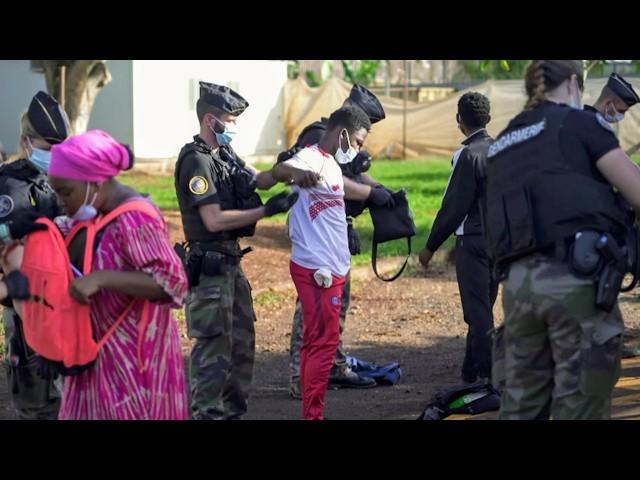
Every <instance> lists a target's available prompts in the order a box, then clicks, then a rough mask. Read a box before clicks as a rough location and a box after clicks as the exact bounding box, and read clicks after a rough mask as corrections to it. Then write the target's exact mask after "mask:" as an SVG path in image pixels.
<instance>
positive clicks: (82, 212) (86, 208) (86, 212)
mask: <svg viewBox="0 0 640 480" xmlns="http://www.w3.org/2000/svg"><path fill="white" fill-rule="evenodd" d="M97 196H98V192H96V193H94V194H93V198H92V199H91V203H89V204H87V200H89V184H88V183H87V194H86V195H85V196H84V203H83V204H82V205H80V208H79V209H78V211H77V212H76V213H74V214H73V217H71V218H73V219H74V220H76V221H78V222H86V221H87V220H92V219H94V218H95V217H96V216H97V215H98V211H97V210H96V207H94V206H93V202H95V201H96V197H97Z"/></svg>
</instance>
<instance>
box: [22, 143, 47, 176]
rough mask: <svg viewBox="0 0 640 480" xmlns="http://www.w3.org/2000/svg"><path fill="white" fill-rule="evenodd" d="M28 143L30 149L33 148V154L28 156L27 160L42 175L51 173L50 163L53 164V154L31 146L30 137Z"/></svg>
mask: <svg viewBox="0 0 640 480" xmlns="http://www.w3.org/2000/svg"><path fill="white" fill-rule="evenodd" d="M27 142H29V147H30V148H31V153H29V154H28V155H27V159H28V160H29V161H30V162H31V163H33V165H34V166H35V167H36V168H37V169H38V170H40V171H41V172H42V173H47V172H48V171H49V163H51V152H49V151H47V150H42V149H41V148H35V147H34V146H33V145H32V144H31V140H30V139H29V137H27Z"/></svg>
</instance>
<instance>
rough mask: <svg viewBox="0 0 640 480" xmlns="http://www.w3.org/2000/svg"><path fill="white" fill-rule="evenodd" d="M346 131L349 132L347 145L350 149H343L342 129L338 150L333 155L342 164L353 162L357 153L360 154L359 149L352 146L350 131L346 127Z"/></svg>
mask: <svg viewBox="0 0 640 480" xmlns="http://www.w3.org/2000/svg"><path fill="white" fill-rule="evenodd" d="M344 132H345V133H346V134H347V145H348V146H349V149H348V150H347V151H346V152H344V151H343V150H342V131H340V135H339V136H338V150H337V151H336V154H335V155H334V156H333V158H335V159H336V162H338V163H339V164H341V165H344V164H345V163H350V162H352V161H353V159H354V158H356V155H358V151H357V150H356V149H355V148H353V147H352V146H351V140H350V139H349V132H347V129H346V128H345V129H344Z"/></svg>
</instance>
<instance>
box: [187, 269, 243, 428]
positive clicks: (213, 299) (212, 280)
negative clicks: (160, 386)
mask: <svg viewBox="0 0 640 480" xmlns="http://www.w3.org/2000/svg"><path fill="white" fill-rule="evenodd" d="M186 317H187V327H188V335H189V338H192V339H195V344H194V346H193V349H192V351H191V363H190V368H189V384H190V390H191V413H192V416H193V418H194V419H196V420H232V419H239V418H240V417H241V416H242V415H243V414H244V413H245V412H246V411H247V404H248V398H249V388H250V387H251V380H252V377H253V362H254V357H255V330H254V322H255V319H256V318H255V313H254V311H253V300H252V299H251V286H250V285H249V282H248V281H247V278H246V277H245V275H244V273H243V271H242V268H241V267H240V266H239V265H238V266H225V267H223V274H222V275H219V276H215V277H210V276H206V275H201V276H200V283H199V285H198V286H197V287H195V288H193V289H192V290H191V292H190V295H189V299H188V301H187V305H186Z"/></svg>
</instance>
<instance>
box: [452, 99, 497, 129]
mask: <svg viewBox="0 0 640 480" xmlns="http://www.w3.org/2000/svg"><path fill="white" fill-rule="evenodd" d="M490 111H491V105H490V104H489V99H488V98H487V97H485V96H484V95H482V94H481V93H478V92H468V93H465V94H464V95H462V96H461V97H460V100H458V113H459V114H460V119H461V120H462V122H463V123H464V124H465V125H466V126H467V127H468V128H484V127H485V126H486V125H487V123H489V118H490V117H489V113H490Z"/></svg>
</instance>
